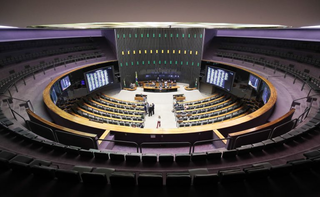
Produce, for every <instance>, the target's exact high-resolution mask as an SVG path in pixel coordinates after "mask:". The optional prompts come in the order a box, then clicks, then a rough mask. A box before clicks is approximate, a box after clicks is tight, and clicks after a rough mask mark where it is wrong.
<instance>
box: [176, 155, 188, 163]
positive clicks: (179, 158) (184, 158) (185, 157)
mask: <svg viewBox="0 0 320 197" xmlns="http://www.w3.org/2000/svg"><path fill="white" fill-rule="evenodd" d="M190 158H191V155H190V154H186V153H179V154H176V156H175V160H176V162H190Z"/></svg>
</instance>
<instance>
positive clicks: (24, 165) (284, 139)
mask: <svg viewBox="0 0 320 197" xmlns="http://www.w3.org/2000/svg"><path fill="white" fill-rule="evenodd" d="M319 123H320V116H319V114H318V115H317V116H316V117H314V118H313V119H312V120H310V121H309V124H308V125H306V126H303V127H301V128H298V129H294V130H292V131H290V132H288V133H287V134H284V135H281V136H279V137H276V138H272V139H270V140H266V141H263V142H260V143H256V144H251V145H250V146H245V147H240V148H238V149H235V150H229V151H223V153H222V154H221V153H220V156H214V157H215V158H218V159H223V158H227V157H237V156H240V155H242V154H250V153H253V152H255V151H266V150H267V149H269V148H277V147H279V146H283V145H285V144H288V143H290V142H292V141H295V143H298V142H299V139H301V138H303V139H304V140H307V139H310V137H309V136H310V135H318V133H319V125H320V124H319ZM1 132H6V133H10V134H11V135H12V134H13V135H15V136H16V137H18V138H21V139H23V140H24V141H26V142H28V143H34V144H36V145H38V146H42V147H46V148H49V149H51V150H55V151H61V152H64V153H68V154H78V155H80V156H81V157H88V156H89V157H93V158H96V159H99V156H97V155H100V156H102V157H103V158H104V159H107V158H108V159H109V158H110V160H115V161H117V160H118V159H120V160H123V161H125V162H127V161H128V162H129V161H130V159H127V158H130V156H129V155H131V154H126V153H124V154H120V153H103V152H101V151H99V150H84V149H81V148H77V147H72V146H66V145H62V144H59V143H55V142H51V141H48V140H44V139H42V138H41V137H39V136H37V135H35V134H33V133H32V132H30V131H27V130H22V129H9V128H7V127H6V126H4V125H2V124H1ZM13 152H15V151H14V150H13ZM127 155H128V156H127ZM198 155H200V156H199V157H198V159H200V160H202V161H209V160H210V158H212V157H211V156H210V155H211V153H210V152H208V153H205V154H198ZM213 155H219V153H215V154H213ZM304 155H305V157H306V158H303V157H301V160H298V161H288V164H283V165H281V166H272V167H271V168H270V166H269V167H266V166H263V167H261V168H257V169H253V171H254V172H252V173H253V174H254V175H257V176H259V175H260V176H262V177H267V176H272V173H274V174H277V173H280V174H290V173H291V172H292V171H295V170H299V169H306V170H309V169H311V168H317V167H318V166H319V165H318V161H319V157H320V153H319V151H318V150H314V151H311V152H306V153H305V154H304ZM141 156H142V155H141ZM0 158H1V159H0V164H1V166H6V167H7V168H10V169H12V170H13V171H15V170H17V171H19V170H22V172H28V173H29V172H32V173H33V175H35V176H37V175H39V174H42V173H43V172H46V173H43V175H48V174H51V175H53V176H52V177H53V178H57V179H58V180H63V179H65V180H68V181H72V180H78V181H84V179H81V178H76V179H74V177H79V176H80V174H82V172H83V171H86V172H89V173H92V174H93V172H94V171H93V169H92V167H94V166H92V167H90V166H89V167H88V168H84V169H80V168H76V167H75V168H74V169H73V170H67V171H65V173H64V175H62V176H61V174H63V173H62V172H61V173H60V172H59V173H57V174H56V173H55V172H56V170H55V169H52V168H53V167H52V164H50V162H49V164H48V163H46V162H34V160H35V158H28V157H27V156H24V155H22V156H21V155H16V154H15V153H10V151H5V150H2V151H1V152H0ZM100 158H101V157H100ZM132 158H141V157H139V155H138V156H137V157H135V156H134V155H133V157H132ZM145 158H148V159H145V161H151V162H154V161H158V159H159V162H160V155H159V156H158V155H157V156H156V158H157V159H156V160H155V159H154V158H155V157H154V155H151V156H150V158H149V157H148V155H146V156H145ZM164 158H165V157H164ZM169 158H172V157H169ZM177 158H179V155H178V157H177V155H176V157H175V162H177ZM181 158H189V159H182V160H184V161H188V162H190V159H191V160H193V161H196V160H197V159H196V158H197V154H193V155H189V157H188V156H184V157H181ZM192 158H193V159H192ZM38 159H39V160H41V158H38ZM133 160H135V159H133ZM170 161H171V159H170ZM33 162H34V163H33ZM178 162H179V159H178ZM40 164H41V165H44V166H47V167H48V169H45V167H42V168H44V169H41V170H42V171H41V170H40V172H41V173H37V172H36V170H35V171H29V169H30V167H32V166H33V165H35V166H37V167H38V168H39V165H40ZM40 168H41V167H40ZM90 168H91V169H90ZM88 169H89V170H88ZM38 172H39V171H38ZM48 172H49V173H48ZM229 172H230V173H220V174H219V176H218V177H219V178H215V177H216V176H215V175H213V176H212V175H208V176H205V175H204V176H203V179H202V180H206V181H207V183H212V182H210V181H209V182H208V180H211V181H213V180H216V182H217V183H218V182H223V180H222V178H223V177H228V176H229V178H230V179H233V180H243V179H246V178H248V177H250V175H248V174H250V170H249V171H246V170H245V169H240V170H236V169H234V170H232V169H231V170H230V171H229ZM58 174H60V175H58ZM102 174H105V176H107V175H106V174H107V173H102ZM204 174H205V173H204ZM228 174H229V175H228ZM74 175H75V176H74ZM115 176H117V174H115ZM120 176H121V175H120ZM70 177H72V178H70ZM122 177H125V178H123V179H120V180H122V181H123V180H128V179H127V178H128V176H123V175H122ZM130 177H131V178H129V179H130V180H131V181H132V180H136V179H135V176H134V175H133V177H134V178H133V179H132V174H131V175H130ZM169 177H171V176H167V178H169ZM182 177H183V178H182ZM187 177H188V175H186V176H181V178H177V177H174V178H173V180H175V181H174V182H176V183H177V184H178V182H179V181H177V180H187V179H190V180H191V178H187ZM200 177H201V176H200ZM235 177H237V178H238V179H235ZM253 177H254V176H253ZM97 179H98V178H94V180H97ZM196 179H197V178H196ZM200 179H201V178H200ZM227 179H228V178H227ZM118 180H119V179H118ZM198 180H199V179H198ZM110 181H111V180H110ZM193 181H195V178H193ZM169 182H170V181H169ZM169 182H168V180H167V185H170V184H168V183H169ZM202 182H204V181H202ZM111 183H112V182H111ZM118 183H119V182H118ZM122 183H127V182H122ZM131 183H133V182H130V184H131ZM135 183H136V182H134V184H135ZM138 183H139V182H138ZM181 183H182V182H181ZM184 183H187V184H186V185H188V183H189V182H188V181H187V182H184ZM190 183H191V182H190ZM114 184H116V183H114ZM203 184H204V183H203Z"/></svg>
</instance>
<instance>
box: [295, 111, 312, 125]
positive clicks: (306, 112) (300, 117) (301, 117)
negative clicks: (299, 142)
mask: <svg viewBox="0 0 320 197" xmlns="http://www.w3.org/2000/svg"><path fill="white" fill-rule="evenodd" d="M310 109H311V107H306V108H305V109H304V112H303V113H302V114H300V116H299V117H298V118H297V119H298V120H300V121H299V123H301V122H302V120H303V117H304V115H305V114H308V113H309V111H310ZM306 118H307V115H306V116H305V117H304V119H306Z"/></svg>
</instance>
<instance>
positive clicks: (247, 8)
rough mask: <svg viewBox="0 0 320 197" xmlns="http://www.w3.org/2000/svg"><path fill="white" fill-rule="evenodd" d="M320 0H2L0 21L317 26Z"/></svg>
mask: <svg viewBox="0 0 320 197" xmlns="http://www.w3.org/2000/svg"><path fill="white" fill-rule="evenodd" d="M319 10H320V1H319V0H158V1H156V0H138V1H134V0H53V1H46V0H10V1H9V0H3V1H1V3H0V25H6V26H16V27H27V26H36V25H48V24H73V23H93V22H192V23H195V22H196V23H198V22H199V23H232V24H262V25H283V26H288V27H301V26H311V25H320V11H319Z"/></svg>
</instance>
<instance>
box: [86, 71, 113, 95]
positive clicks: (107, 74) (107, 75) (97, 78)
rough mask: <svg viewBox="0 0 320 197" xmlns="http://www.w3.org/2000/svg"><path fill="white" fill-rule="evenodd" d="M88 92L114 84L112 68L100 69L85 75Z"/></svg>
mask: <svg viewBox="0 0 320 197" xmlns="http://www.w3.org/2000/svg"><path fill="white" fill-rule="evenodd" d="M85 78H86V81H87V87H88V90H89V91H90V92H91V91H93V90H96V89H97V88H100V87H103V86H106V85H108V84H112V83H113V70H112V67H111V66H108V67H104V68H99V69H96V70H93V71H89V72H86V73H85Z"/></svg>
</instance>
